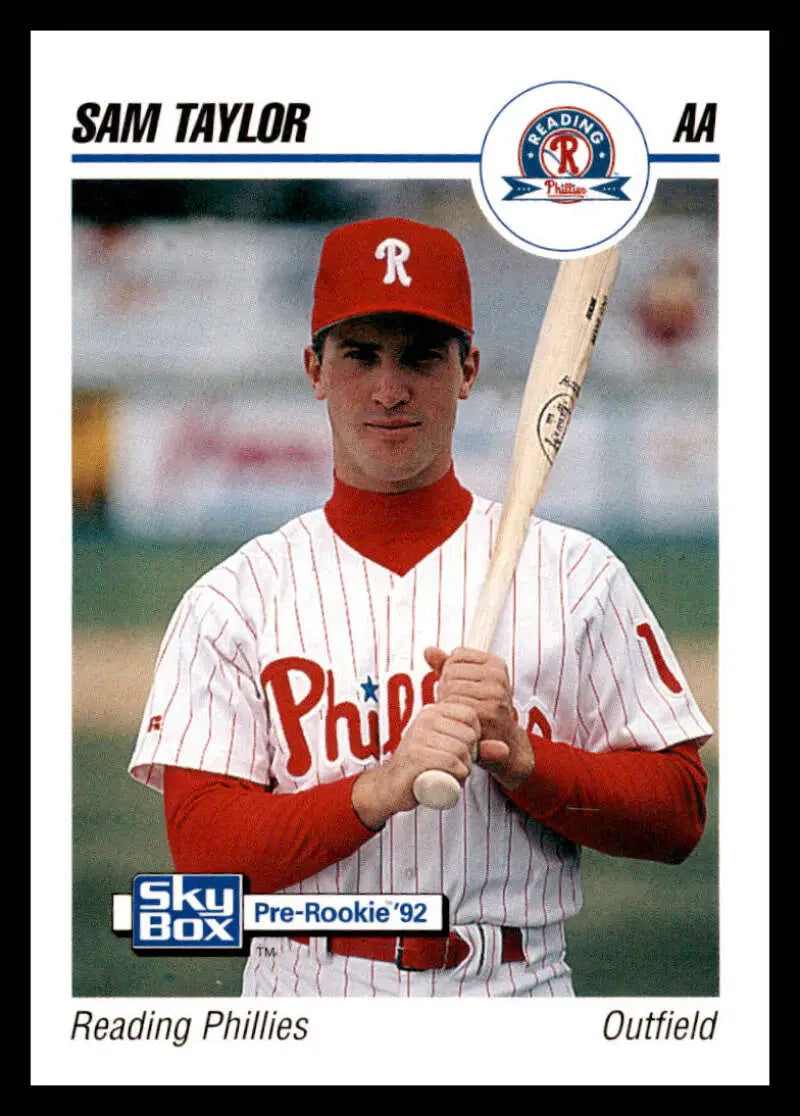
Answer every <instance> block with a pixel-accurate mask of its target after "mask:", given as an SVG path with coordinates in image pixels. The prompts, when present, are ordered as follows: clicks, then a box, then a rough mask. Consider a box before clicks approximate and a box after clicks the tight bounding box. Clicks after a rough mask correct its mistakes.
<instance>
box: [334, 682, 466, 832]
mask: <svg viewBox="0 0 800 1116" xmlns="http://www.w3.org/2000/svg"><path fill="white" fill-rule="evenodd" d="M480 729H481V726H480V721H479V720H478V716H477V714H476V712H475V710H474V709H473V708H472V707H471V705H469V704H467V703H465V702H459V701H437V702H434V703H433V704H430V705H425V706H423V707H422V709H421V710H420V711H419V713H417V715H416V717H414V718H413V720H412V721H411V723H410V724H409V725H408V727H407V728H406V731H405V732H404V733H403V735H402V737H401V738H400V743H399V744H398V745H397V749H396V751H395V752H394V754H393V755H392V756H391V758H390V759H389V760H388V761H387V762H386V763H382V764H380V765H379V766H378V767H373V768H370V770H369V771H365V772H364V774H363V775H360V776H359V777H358V779H356V781H355V783H354V784H353V797H352V802H353V808H354V809H355V811H356V813H357V814H358V816H359V818H360V819H361V821H362V822H363V823H364V825H366V826H367V827H368V828H369V829H379V828H380V826H382V825H383V823H384V822H385V821H386V820H387V818H389V817H391V815H392V814H398V813H401V812H402V811H404V810H413V809H414V808H415V807H416V806H417V800H416V798H415V797H414V790H413V787H414V780H415V779H416V777H417V776H418V775H419V774H421V772H423V771H430V770H437V771H447V772H449V773H450V774H451V775H454V776H455V778H456V779H458V781H459V783H463V782H464V780H465V779H466V777H467V775H469V773H470V769H471V767H472V762H473V761H472V756H473V755H474V753H475V750H476V748H477V744H478V739H479V737H480Z"/></svg>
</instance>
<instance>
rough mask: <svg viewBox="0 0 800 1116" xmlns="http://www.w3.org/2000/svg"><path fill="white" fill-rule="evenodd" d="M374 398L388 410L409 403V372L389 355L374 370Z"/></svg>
mask: <svg viewBox="0 0 800 1116" xmlns="http://www.w3.org/2000/svg"><path fill="white" fill-rule="evenodd" d="M372 398H373V401H374V402H375V403H378V404H380V406H381V407H387V408H389V407H397V406H398V404H400V403H407V402H408V400H409V398H410V393H409V384H408V375H407V372H406V370H405V369H404V368H403V367H402V365H401V364H400V363H399V361H398V360H397V359H396V358H395V357H394V356H392V355H391V354H389V353H386V354H384V355H383V356H382V357H381V360H380V363H379V364H378V365H376V367H375V368H374V369H373V382H372Z"/></svg>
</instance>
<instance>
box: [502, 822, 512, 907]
mask: <svg viewBox="0 0 800 1116" xmlns="http://www.w3.org/2000/svg"><path fill="white" fill-rule="evenodd" d="M504 818H505V822H506V827H507V829H508V855H507V857H506V878H505V882H504V883H503V891H502V902H503V925H504V926H505V924H506V923H507V922H508V905H507V903H506V897H507V895H508V885H509V883H510V882H511V846H512V844H513V841H514V829H513V826H512V825H511V818H510V816H509V812H508V810H507V809H506V810H505V812H504Z"/></svg>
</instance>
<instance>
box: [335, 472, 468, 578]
mask: <svg viewBox="0 0 800 1116" xmlns="http://www.w3.org/2000/svg"><path fill="white" fill-rule="evenodd" d="M471 507H472V494H471V493H470V492H468V491H467V489H466V488H464V487H463V485H461V484H459V482H458V480H457V479H456V475H455V470H454V469H453V466H452V465H451V466H450V469H449V471H448V472H447V473H446V474H445V475H444V476H443V477H442V478H441V480H438V481H436V482H435V483H434V484H429V485H426V486H425V487H424V488H415V489H412V490H411V491H409V492H400V493H384V492H365V491H364V490H363V489H360V488H353V487H352V486H351V485H348V484H345V483H344V482H343V481H341V480H339V478H338V477H336V476H334V478H333V495H332V496H331V498H330V500H328V502H327V504H326V505H325V515H326V516H327V519H328V523H329V524H330V525H331V527H332V528H333V530H334V531H335V532H336V534H337V535H338V536H339V537H340V538H341V539H343V540H344V542H346V543H347V545H348V546H351V547H352V548H353V549H354V550H357V551H358V553H359V554H363V556H364V557H365V558H369V560H370V561H372V562H377V563H378V564H379V565H381V566H385V567H386V568H387V569H389V570H391V571H392V572H393V573H396V574H399V575H400V576H401V577H402V576H403V575H404V574H406V573H408V571H409V570H410V569H412V568H413V567H414V566H416V565H417V563H418V562H421V561H422V559H423V558H424V557H425V556H426V555H428V554H430V553H431V552H432V551H434V550H436V548H437V547H439V546H441V545H442V543H443V542H444V541H445V540H446V539H448V538H449V537H450V535H452V534H453V532H454V531H457V530H458V528H459V527H460V526H461V524H462V523H463V522H464V520H465V519H466V518H467V515H468V514H469V510H470V508H471Z"/></svg>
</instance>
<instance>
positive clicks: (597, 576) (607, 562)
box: [570, 558, 613, 612]
mask: <svg viewBox="0 0 800 1116" xmlns="http://www.w3.org/2000/svg"><path fill="white" fill-rule="evenodd" d="M612 561H613V558H607V559H606V560H605V562H604V563H603V565H602V566H601V567H600V569H599V570H598V571H597V573H596V574H595V575H594V577H593V578H592V580H591V581H590V582H589V584H588V585H587V586H586V588H585V589H584V591H583V592H582V593H581V595H580V596H579V597H578V599H577V601H576V602H575V604H574V605H573V606H572V608H571V609H570V612H574V611H575V610H576V608H577V607H578V605H579V604H580V603H581V601H582V600H583V598H584V597H585V596H586V595H587V594H588V593H589V592H590V591H591V590H592V589H593V588H594V586H595V585H596V584H597V582H598V581H599V580H600V578H601V577H602V576H603V574H604V573H605V572H606V570H607V569H608V567H609V566H610V565H611V563H612Z"/></svg>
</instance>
